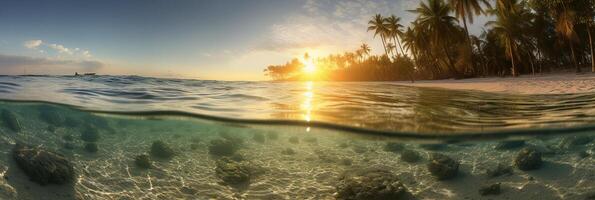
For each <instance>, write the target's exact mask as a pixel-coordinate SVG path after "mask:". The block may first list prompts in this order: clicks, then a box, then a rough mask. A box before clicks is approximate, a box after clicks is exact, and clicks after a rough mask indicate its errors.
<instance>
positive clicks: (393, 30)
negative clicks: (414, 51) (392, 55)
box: [385, 15, 405, 55]
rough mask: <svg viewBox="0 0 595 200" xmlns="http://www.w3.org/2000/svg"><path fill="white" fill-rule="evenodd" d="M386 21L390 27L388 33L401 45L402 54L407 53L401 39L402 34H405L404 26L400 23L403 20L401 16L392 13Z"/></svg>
mask: <svg viewBox="0 0 595 200" xmlns="http://www.w3.org/2000/svg"><path fill="white" fill-rule="evenodd" d="M385 21H386V26H387V28H388V35H389V36H391V37H392V38H393V40H394V42H395V43H396V44H398V45H399V48H400V49H401V54H402V55H405V52H403V46H402V45H401V41H400V40H399V39H400V37H401V35H403V31H402V30H401V28H403V25H402V24H400V23H399V21H401V18H400V17H396V16H395V15H391V16H390V17H388V18H386V19H385Z"/></svg>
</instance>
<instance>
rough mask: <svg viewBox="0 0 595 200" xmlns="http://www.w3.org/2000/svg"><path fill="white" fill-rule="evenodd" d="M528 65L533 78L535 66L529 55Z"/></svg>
mask: <svg viewBox="0 0 595 200" xmlns="http://www.w3.org/2000/svg"><path fill="white" fill-rule="evenodd" d="M529 63H530V64H531V74H532V75H533V76H535V66H534V65H533V56H532V55H529Z"/></svg>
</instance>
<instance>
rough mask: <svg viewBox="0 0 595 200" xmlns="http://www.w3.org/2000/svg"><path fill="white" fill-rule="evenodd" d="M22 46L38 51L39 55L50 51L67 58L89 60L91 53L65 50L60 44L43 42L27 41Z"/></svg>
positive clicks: (79, 50) (82, 50) (77, 49)
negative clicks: (67, 56) (73, 57)
mask: <svg viewBox="0 0 595 200" xmlns="http://www.w3.org/2000/svg"><path fill="white" fill-rule="evenodd" d="M23 46H24V47H25V48H27V49H34V50H38V51H39V52H40V53H45V52H48V51H47V50H52V51H54V52H57V53H58V54H64V55H69V56H76V57H81V58H84V59H88V58H91V57H92V55H91V52H89V50H84V49H80V48H67V47H65V46H64V45H61V44H54V43H46V42H44V41H43V40H28V41H25V42H24V43H23Z"/></svg>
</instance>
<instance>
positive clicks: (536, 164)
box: [514, 148, 543, 171]
mask: <svg viewBox="0 0 595 200" xmlns="http://www.w3.org/2000/svg"><path fill="white" fill-rule="evenodd" d="M542 164H543V161H542V160H541V153H540V152H538V151H537V150H535V149H533V148H524V149H522V150H521V151H520V152H519V153H518V154H517V156H516V157H515V158H514V165H515V166H516V167H517V168H519V169H520V170H523V171H528V170H534V169H539V168H540V167H541V165H542Z"/></svg>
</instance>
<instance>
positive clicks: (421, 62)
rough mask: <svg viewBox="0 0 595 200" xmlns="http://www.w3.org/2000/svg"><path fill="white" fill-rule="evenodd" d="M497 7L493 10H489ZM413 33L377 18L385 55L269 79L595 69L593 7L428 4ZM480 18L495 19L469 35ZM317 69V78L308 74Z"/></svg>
mask: <svg viewBox="0 0 595 200" xmlns="http://www.w3.org/2000/svg"><path fill="white" fill-rule="evenodd" d="M490 2H492V4H493V5H491V4H490ZM408 12H411V13H415V14H417V18H416V19H415V20H414V21H413V22H411V24H410V25H409V26H408V27H404V26H403V25H402V24H400V21H401V19H400V18H398V17H395V16H394V15H391V16H389V17H383V16H382V15H380V14H377V15H375V16H373V17H372V18H371V20H370V21H369V22H368V24H369V27H368V31H369V32H371V33H373V37H374V38H377V39H380V40H381V42H382V45H383V48H384V54H383V55H370V47H369V46H368V45H367V44H362V46H361V48H359V49H357V50H356V51H354V52H346V53H343V54H337V55H329V56H327V57H322V58H314V59H312V58H309V56H307V55H306V56H304V58H299V59H298V58H296V59H293V60H292V61H290V62H288V63H286V64H283V65H271V66H268V67H267V68H266V69H265V70H264V72H265V74H266V75H267V76H269V77H271V78H272V79H273V80H331V81H393V80H411V81H413V80H415V79H444V78H467V77H481V76H508V75H511V76H517V75H519V74H536V73H542V72H548V71H561V70H574V71H576V72H577V73H579V72H581V68H585V67H588V66H590V68H591V71H592V72H595V57H594V56H593V40H592V33H591V31H592V25H593V21H594V18H595V2H594V1H585V0H564V1H561V0H496V1H495V2H493V1H487V0H448V1H446V0H425V1H422V2H421V3H420V4H419V6H418V7H417V8H416V9H414V10H409V11H408ZM476 15H489V16H490V19H491V21H489V22H487V23H486V24H485V26H484V28H483V30H484V31H483V32H482V34H480V35H479V36H476V35H472V34H470V33H469V31H468V27H467V25H468V22H469V23H472V22H473V18H474V16H476ZM307 62H311V63H313V65H315V66H316V71H315V72H311V71H312V70H310V72H309V73H306V72H305V71H304V70H303V69H304V68H305V67H307V65H308V63H307Z"/></svg>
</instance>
